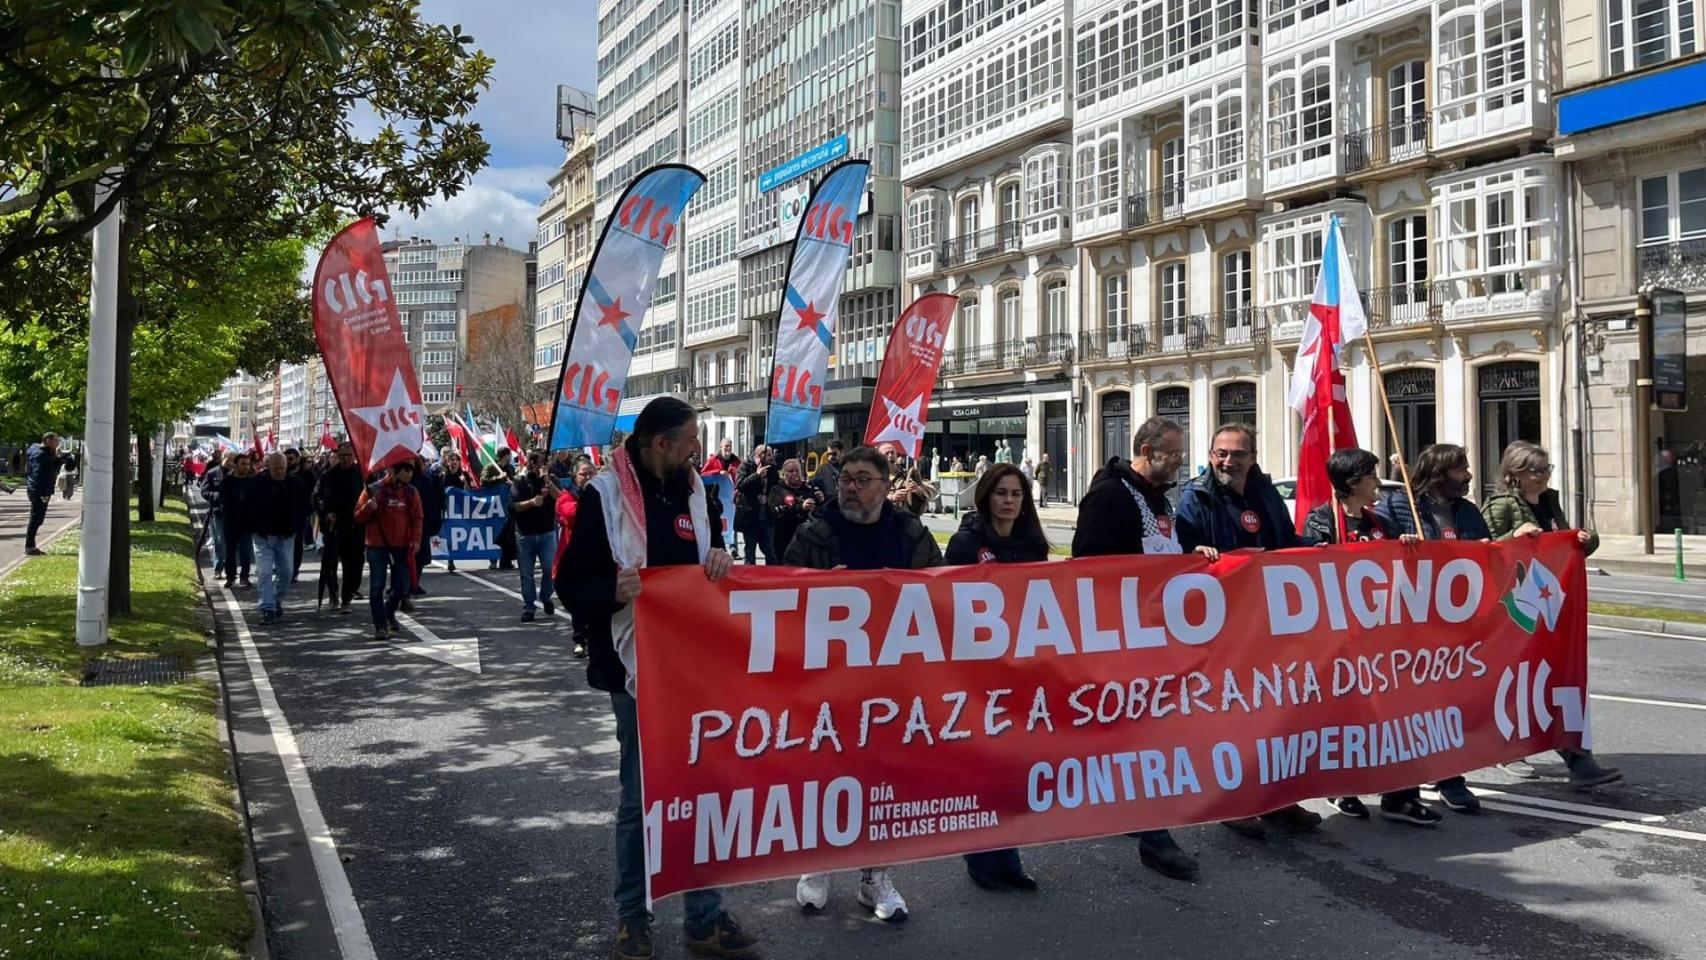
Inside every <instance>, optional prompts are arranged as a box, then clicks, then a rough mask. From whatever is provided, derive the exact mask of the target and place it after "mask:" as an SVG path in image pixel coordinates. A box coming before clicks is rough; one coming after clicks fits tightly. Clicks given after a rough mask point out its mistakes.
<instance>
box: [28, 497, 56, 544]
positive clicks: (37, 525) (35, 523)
mask: <svg viewBox="0 0 1706 960" xmlns="http://www.w3.org/2000/svg"><path fill="white" fill-rule="evenodd" d="M52 499H53V495H52V494H48V495H47V496H45V497H41V496H37V495H36V492H35V491H34V490H31V491H30V524H29V526H27V527H25V528H24V549H25V550H34V549H36V531H37V530H40V529H41V525H42V524H43V523H46V522H47V502H48V501H49V500H52Z"/></svg>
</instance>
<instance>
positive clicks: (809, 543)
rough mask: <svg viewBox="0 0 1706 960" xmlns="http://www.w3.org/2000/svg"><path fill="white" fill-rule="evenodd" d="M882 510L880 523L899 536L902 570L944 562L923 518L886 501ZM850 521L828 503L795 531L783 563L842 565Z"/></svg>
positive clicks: (815, 567)
mask: <svg viewBox="0 0 1706 960" xmlns="http://www.w3.org/2000/svg"><path fill="white" fill-rule="evenodd" d="M883 513H884V515H885V516H883V517H882V518H881V519H880V520H879V522H880V523H884V524H888V525H889V529H890V530H891V531H892V535H893V536H894V537H896V538H897V539H898V547H899V549H898V555H899V557H900V567H899V569H902V570H918V569H922V568H924V567H935V566H940V565H941V563H942V548H941V547H938V546H937V545H936V538H935V537H933V536H931V534H930V531H929V530H927V529H925V527H924V521H922V520H920V519H918V517H916V516H914V515H913V514H910V513H907V512H906V511H905V510H900V509H897V508H896V507H895V505H894V504H892V503H885V504H883ZM848 523H849V521H848V520H847V518H846V517H844V516H842V514H841V508H840V507H839V506H837V505H836V504H834V503H831V504H828V505H827V506H825V507H824V508H823V509H822V510H819V511H818V513H817V516H815V517H813V518H812V519H811V520H810V521H808V522H806V523H803V524H801V525H800V528H799V529H798V530H796V531H795V532H794V542H793V543H790V544H788V549H787V551H786V552H785V553H784V554H783V556H782V562H783V563H784V564H787V565H788V566H790V567H809V568H811V569H813V570H829V569H832V568H834V567H838V566H841V565H842V564H843V563H844V562H845V561H844V559H843V556H842V530H843V528H845V527H846V526H847V524H848ZM849 566H851V564H849Z"/></svg>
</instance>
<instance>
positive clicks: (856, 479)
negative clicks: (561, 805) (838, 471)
mask: <svg viewBox="0 0 1706 960" xmlns="http://www.w3.org/2000/svg"><path fill="white" fill-rule="evenodd" d="M882 479H883V478H882V477H879V476H877V475H875V474H871V473H859V474H854V473H843V474H842V475H841V476H840V477H838V478H836V481H835V482H836V483H837V484H838V485H840V486H841V487H842V488H843V489H847V490H868V489H870V487H871V484H873V483H879V482H881V481H882Z"/></svg>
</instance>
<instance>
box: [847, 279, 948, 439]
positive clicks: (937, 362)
mask: <svg viewBox="0 0 1706 960" xmlns="http://www.w3.org/2000/svg"><path fill="white" fill-rule="evenodd" d="M958 305H959V300H957V299H956V298H955V297H954V296H953V295H952V294H947V293H927V294H925V295H924V296H922V297H919V298H918V299H917V300H914V301H912V303H911V305H910V306H908V307H907V308H906V310H905V311H904V312H902V313H901V315H900V319H898V320H896V321H895V322H894V333H892V334H890V335H889V347H888V350H887V351H886V352H885V353H884V354H883V366H882V369H881V370H879V371H878V372H877V389H876V392H875V393H873V394H872V395H871V416H870V418H869V420H868V425H867V426H866V427H865V445H866V446H870V447H875V446H879V445H882V444H890V443H892V444H895V445H897V446H899V447H900V448H901V449H902V450H904V451H905V452H906V455H907V456H909V457H917V456H919V455H921V454H922V453H923V452H924V420H925V417H926V416H928V414H927V412H926V411H928V410H929V409H930V391H931V390H932V389H934V388H935V386H936V368H937V367H940V366H941V365H942V343H943V341H944V340H946V339H947V336H948V322H949V321H950V320H951V319H953V316H954V307H956V306H958Z"/></svg>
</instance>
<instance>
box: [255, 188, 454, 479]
mask: <svg viewBox="0 0 1706 960" xmlns="http://www.w3.org/2000/svg"><path fill="white" fill-rule="evenodd" d="M313 295H314V339H315V340H316V341H318V342H319V344H320V359H321V360H323V361H324V362H325V364H326V379H327V380H329V381H330V382H331V384H332V394H333V396H335V397H336V398H337V401H338V409H339V411H340V412H341V413H342V414H343V419H344V425H345V427H346V428H347V429H348V430H349V434H350V437H349V439H350V442H351V443H352V444H354V445H355V456H356V460H357V461H358V462H360V463H361V464H362V470H363V472H366V473H371V472H373V471H375V470H383V469H385V468H386V467H388V466H390V465H391V464H393V463H400V462H402V461H404V460H413V459H414V457H415V452H416V451H418V450H419V449H420V448H421V442H422V441H423V440H425V439H426V412H425V410H424V409H423V408H422V406H421V388H420V385H419V384H418V383H417V382H416V381H415V364H414V360H413V359H412V358H411V357H410V355H409V344H408V341H407V340H405V339H404V338H403V326H402V322H401V321H400V320H399V318H398V316H397V304H396V302H395V301H394V300H393V299H392V298H391V278H390V276H389V275H388V274H387V272H386V270H385V254H384V253H383V252H382V251H381V250H380V248H379V231H378V230H377V229H375V228H374V226H373V221H372V220H370V219H367V218H366V217H363V218H362V219H360V220H357V221H356V222H354V223H352V224H350V225H349V226H347V227H345V228H344V229H343V230H342V232H340V233H339V234H338V235H337V236H335V237H333V238H332V242H331V243H330V244H328V245H327V247H326V252H325V253H323V254H321V256H320V265H319V266H318V267H316V268H315V270H314V290H313ZM259 439H260V438H259V436H258V434H257V436H256V442H257V443H259Z"/></svg>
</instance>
